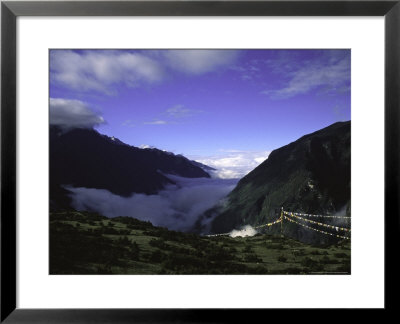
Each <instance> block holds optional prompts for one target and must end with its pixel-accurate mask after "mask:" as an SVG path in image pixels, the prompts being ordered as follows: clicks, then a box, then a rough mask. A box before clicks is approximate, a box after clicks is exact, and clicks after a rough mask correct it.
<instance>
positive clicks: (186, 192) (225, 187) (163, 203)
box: [66, 176, 236, 231]
mask: <svg viewBox="0 0 400 324" xmlns="http://www.w3.org/2000/svg"><path fill="white" fill-rule="evenodd" d="M171 178H173V180H174V181H176V182H177V183H178V186H171V187H169V188H167V189H166V190H163V191H161V192H159V194H158V195H145V194H133V195H132V196H131V197H128V198H126V197H121V196H118V195H114V194H112V193H111V192H109V191H108V190H104V189H92V188H72V187H66V189H68V190H69V191H70V192H71V193H72V196H71V197H72V200H73V207H74V208H76V209H77V210H94V211H97V212H99V213H101V214H102V215H105V216H108V217H117V216H131V217H135V218H137V219H140V220H148V221H150V222H151V223H152V224H153V225H156V226H164V227H167V228H169V229H173V230H179V231H188V230H191V229H193V226H194V225H195V223H196V222H197V221H198V220H199V217H200V216H201V215H202V214H203V213H204V212H205V211H206V210H208V209H210V208H212V207H213V206H215V205H216V204H217V203H218V202H219V201H220V200H221V199H224V197H226V195H228V193H229V192H230V191H231V190H232V189H233V188H234V186H235V184H236V181H232V180H222V179H209V178H182V177H177V176H172V177H171ZM209 221H210V219H207V220H206V222H209Z"/></svg>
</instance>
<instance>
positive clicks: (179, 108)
mask: <svg viewBox="0 0 400 324" xmlns="http://www.w3.org/2000/svg"><path fill="white" fill-rule="evenodd" d="M200 112H201V110H196V109H189V108H187V107H185V106H184V105H180V104H179V105H175V106H173V107H171V108H168V109H167V110H166V111H165V113H166V114H167V115H168V116H169V117H173V118H183V117H190V116H193V115H195V114H197V113H200Z"/></svg>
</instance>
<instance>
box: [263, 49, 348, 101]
mask: <svg viewBox="0 0 400 324" xmlns="http://www.w3.org/2000/svg"><path fill="white" fill-rule="evenodd" d="M288 74H289V75H290V80H289V82H288V83H287V84H286V86H285V87H283V88H281V89H275V90H265V91H263V92H262V93H264V94H267V95H270V96H271V97H272V98H275V99H282V98H290V97H293V96H296V95H298V94H304V93H307V92H309V91H310V90H313V89H315V88H317V87H325V90H326V91H335V90H336V91H343V89H349V88H348V86H346V85H347V84H348V83H349V82H350V59H349V57H344V58H342V59H339V60H334V59H331V60H329V61H328V62H321V61H318V62H309V63H307V64H304V65H303V66H301V67H300V68H297V69H295V70H294V71H292V72H288Z"/></svg>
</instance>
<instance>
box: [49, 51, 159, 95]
mask: <svg viewBox="0 0 400 324" xmlns="http://www.w3.org/2000/svg"><path fill="white" fill-rule="evenodd" d="M50 76H51V81H52V82H54V83H56V84H59V85H61V86H65V87H67V88H70V89H73V90H78V91H90V90H94V91H99V92H102V93H106V94H113V93H114V92H115V91H116V89H115V86H116V85H118V84H125V85H126V86H130V87H133V86H137V85H138V84H140V83H143V82H145V83H153V82H156V81H159V80H161V79H162V77H163V70H162V67H161V66H160V64H159V63H158V62H157V61H155V60H153V59H151V58H149V57H146V56H144V55H142V54H139V53H131V52H126V51H122V52H121V51H112V50H110V51H107V50H101V51H99V50H88V51H83V52H79V53H78V52H74V51H70V50H52V51H51V54H50Z"/></svg>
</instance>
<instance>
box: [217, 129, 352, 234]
mask: <svg viewBox="0 0 400 324" xmlns="http://www.w3.org/2000/svg"><path fill="white" fill-rule="evenodd" d="M228 199H229V202H228V204H227V206H226V207H225V208H224V209H223V210H219V212H220V214H219V216H217V217H216V218H215V220H214V221H213V224H212V230H213V232H216V233H220V232H226V231H229V230H231V229H233V228H237V227H240V226H241V225H245V224H250V225H258V224H263V223H267V222H271V221H274V220H275V219H277V217H279V210H280V208H281V207H282V206H283V207H284V209H285V210H288V211H295V212H303V213H311V214H331V215H332V214H334V213H337V212H339V211H342V212H343V213H346V212H347V214H349V212H350V210H349V209H350V122H340V123H335V124H333V125H331V126H329V127H326V128H324V129H321V130H319V131H317V132H315V133H312V134H309V135H305V136H303V137H301V138H300V139H298V140H297V141H295V142H293V143H290V144H289V145H286V146H284V147H281V148H279V149H277V150H274V151H273V152H271V154H270V155H269V157H268V159H267V160H266V161H264V162H263V163H262V164H261V165H259V166H258V167H257V168H256V169H254V170H253V171H252V172H250V173H249V174H248V175H246V176H245V177H244V178H243V179H241V180H240V182H239V183H238V185H237V186H236V188H235V189H234V190H233V191H232V192H231V193H230V194H229V196H228ZM285 229H287V230H288V231H289V232H290V233H285V234H291V235H292V237H293V235H294V237H295V238H299V235H300V234H301V236H305V235H304V231H303V230H302V231H299V232H298V233H296V231H297V230H298V226H297V227H296V226H293V225H288V226H286V227H285ZM279 230H280V227H278V226H273V227H271V230H270V232H272V233H274V232H277V231H279ZM308 232H310V231H308ZM310 235H312V234H310ZM318 236H321V235H318ZM322 236H323V235H322ZM312 239H313V237H310V238H309V240H307V239H306V241H310V240H312Z"/></svg>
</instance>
